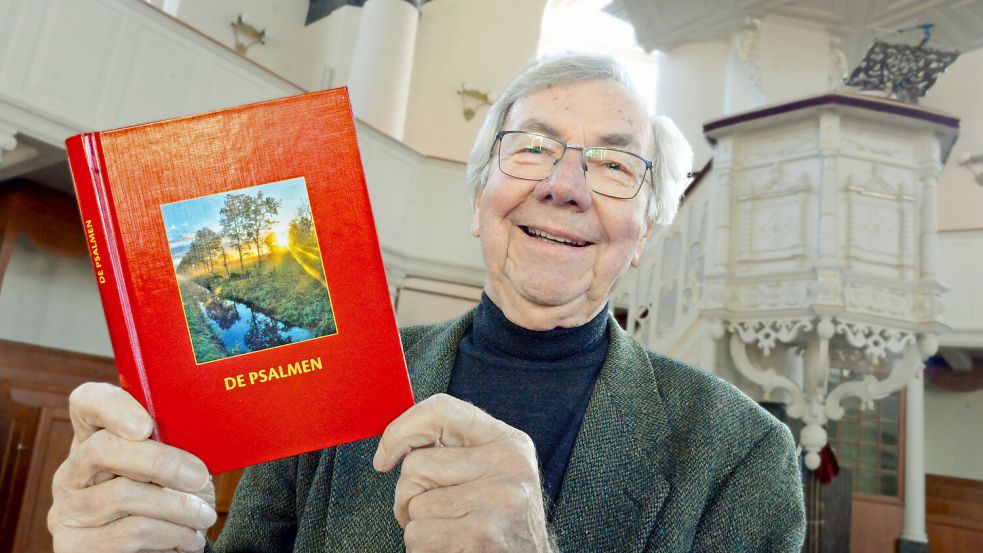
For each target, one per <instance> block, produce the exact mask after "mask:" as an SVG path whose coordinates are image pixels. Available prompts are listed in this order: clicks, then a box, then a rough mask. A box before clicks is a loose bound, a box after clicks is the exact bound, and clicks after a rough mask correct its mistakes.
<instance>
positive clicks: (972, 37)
mask: <svg viewBox="0 0 983 553" xmlns="http://www.w3.org/2000/svg"><path fill="white" fill-rule="evenodd" d="M606 11H608V12H609V13H611V14H612V15H615V16H617V17H621V18H622V19H625V20H627V21H629V22H630V23H631V24H632V25H633V26H634V27H635V36H636V38H637V40H638V44H639V45H640V46H641V47H642V48H644V49H645V50H646V51H652V50H661V51H668V50H671V49H673V48H675V47H677V46H680V45H682V44H686V43H689V42H703V41H714V40H726V39H728V38H729V37H730V36H731V35H732V34H733V33H734V32H735V31H737V30H740V29H742V28H746V27H748V26H749V21H750V20H751V19H755V18H758V19H760V18H764V17H766V16H769V15H776V16H783V17H788V18H793V19H797V20H800V21H805V22H811V23H815V24H818V25H822V26H824V27H826V28H827V29H828V30H830V31H831V32H832V33H833V34H835V35H836V36H838V37H840V38H841V39H842V40H843V50H844V52H846V54H847V58H848V59H850V60H851V62H852V61H853V60H856V59H859V57H860V56H861V55H862V54H863V51H866V48H867V46H869V45H870V43H871V42H872V40H873V38H874V37H875V36H877V37H880V38H883V37H885V36H886V35H892V34H894V33H893V32H894V31H897V30H898V29H904V28H907V27H912V26H915V25H921V24H924V23H934V24H935V28H934V29H933V33H932V41H931V42H930V43H929V46H934V47H936V48H942V49H946V50H949V49H956V50H959V51H960V52H964V53H965V52H968V51H970V50H974V49H976V48H981V47H983V0H797V1H795V0H613V1H612V3H611V5H610V6H608V7H607V8H606ZM906 35H907V36H910V37H911V40H906V42H914V43H917V41H918V39H919V38H920V32H919V31H911V32H910V33H907V34H906Z"/></svg>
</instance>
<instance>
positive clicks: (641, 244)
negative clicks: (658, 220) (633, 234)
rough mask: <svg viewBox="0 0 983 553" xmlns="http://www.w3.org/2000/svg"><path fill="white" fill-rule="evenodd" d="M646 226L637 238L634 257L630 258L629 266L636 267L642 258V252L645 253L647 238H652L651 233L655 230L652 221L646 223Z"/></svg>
mask: <svg viewBox="0 0 983 553" xmlns="http://www.w3.org/2000/svg"><path fill="white" fill-rule="evenodd" d="M646 224H647V225H648V226H647V227H646V229H645V232H643V233H642V235H641V236H639V237H638V242H636V243H635V255H633V256H632V258H631V266H632V267H638V263H639V260H640V259H641V258H642V252H644V251H645V244H647V243H648V241H649V237H650V236H652V231H653V230H655V222H654V221H646Z"/></svg>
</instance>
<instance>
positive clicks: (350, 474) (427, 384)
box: [324, 311, 473, 552]
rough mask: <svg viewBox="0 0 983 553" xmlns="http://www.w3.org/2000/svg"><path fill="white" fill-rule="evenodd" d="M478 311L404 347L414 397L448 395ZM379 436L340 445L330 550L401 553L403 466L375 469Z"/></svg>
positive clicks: (330, 515)
mask: <svg viewBox="0 0 983 553" xmlns="http://www.w3.org/2000/svg"><path fill="white" fill-rule="evenodd" d="M472 318H473V311H469V312H468V313H466V314H465V315H464V316H462V317H461V318H459V319H457V320H454V321H452V322H451V323H449V324H446V325H441V326H438V327H433V329H432V330H431V332H434V333H435V334H434V335H432V336H427V337H425V339H417V340H415V341H414V343H412V344H405V343H404V348H407V346H408V349H405V352H404V353H405V356H406V364H407V368H408V370H409V374H410V382H411V383H412V385H413V397H414V399H415V400H416V402H420V401H422V400H424V399H426V398H428V397H430V396H432V395H434V394H437V393H440V392H445V391H447V385H448V383H449V382H450V374H451V369H452V368H453V367H454V360H455V358H456V356H457V346H458V344H459V343H460V342H461V338H462V336H463V335H464V333H465V331H467V329H468V327H469V326H470V325H471V321H472ZM378 445H379V438H370V439H366V440H361V441H358V442H353V443H350V444H346V445H342V446H339V447H338V448H337V450H336V454H335V464H334V470H333V471H332V479H331V488H330V499H329V501H328V509H327V511H328V512H327V513H325V515H324V516H325V518H326V519H327V520H328V521H329V523H328V525H327V526H328V527H329V528H332V529H333V531H329V532H327V535H326V539H325V548H324V551H325V552H333V551H372V552H387V551H393V552H402V551H403V549H404V548H403V530H402V528H400V527H399V524H397V523H396V519H395V518H394V517H393V512H392V502H393V497H395V494H396V481H397V480H398V479H399V468H398V467H397V468H396V469H394V470H393V471H391V472H389V473H386V474H383V473H379V472H376V471H375V469H373V468H372V457H373V455H375V450H376V447H377V446H378Z"/></svg>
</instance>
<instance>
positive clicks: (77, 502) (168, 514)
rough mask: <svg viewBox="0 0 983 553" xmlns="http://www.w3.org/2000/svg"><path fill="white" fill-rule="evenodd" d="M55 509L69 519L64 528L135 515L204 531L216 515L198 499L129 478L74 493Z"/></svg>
mask: <svg viewBox="0 0 983 553" xmlns="http://www.w3.org/2000/svg"><path fill="white" fill-rule="evenodd" d="M58 508H59V509H60V510H61V511H62V512H63V513H66V515H67V516H68V517H70V519H69V520H65V521H63V522H62V524H63V525H64V526H68V527H77V528H94V527H97V526H103V525H105V524H109V523H110V522H113V521H115V520H119V519H121V518H123V517H127V516H131V515H136V516H143V517H147V518H152V519H158V520H162V521H165V522H171V523H173V524H177V525H179V526H187V527H189V528H196V529H201V530H204V529H207V528H209V527H211V525H212V524H215V520H216V514H215V510H214V509H212V507H211V506H210V505H208V504H207V503H206V502H205V501H204V500H202V499H201V498H199V497H197V496H195V495H193V494H190V493H185V492H179V491H176V490H172V489H168V488H162V487H160V486H157V485H155V484H148V483H145V482H137V481H134V480H130V479H129V478H114V479H112V480H110V481H108V482H103V483H102V484H98V485H96V486H90V487H88V488H82V489H81V490H75V491H73V492H71V493H69V494H67V495H66V496H65V499H64V501H63V502H62V503H61V504H60V505H59V506H58Z"/></svg>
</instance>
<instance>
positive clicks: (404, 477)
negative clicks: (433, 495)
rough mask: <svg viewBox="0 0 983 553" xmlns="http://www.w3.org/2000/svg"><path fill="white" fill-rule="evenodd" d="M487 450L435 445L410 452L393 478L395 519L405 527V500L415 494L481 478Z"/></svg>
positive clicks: (407, 509) (406, 504)
mask: <svg viewBox="0 0 983 553" xmlns="http://www.w3.org/2000/svg"><path fill="white" fill-rule="evenodd" d="M491 453H493V452H492V451H491V450H490V449H489V448H487V446H486V447H481V446H479V447H467V448H465V447H435V448H429V449H417V450H414V451H412V452H410V453H409V454H408V455H407V456H406V458H405V459H403V466H402V468H401V469H400V474H399V481H398V482H396V496H395V498H394V499H393V514H395V515H396V521H397V522H399V525H400V526H402V527H404V528H405V527H406V523H407V522H409V520H410V516H409V503H410V501H411V500H412V499H413V498H414V497H416V496H418V495H419V494H421V493H423V492H426V491H427V490H432V489H434V488H440V487H443V486H454V485H457V484H461V483H464V482H470V481H472V480H476V479H478V478H481V477H482V476H483V475H484V474H485V473H486V470H487V466H486V463H487V462H489V461H490V460H491V459H490V458H489V454H491Z"/></svg>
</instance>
